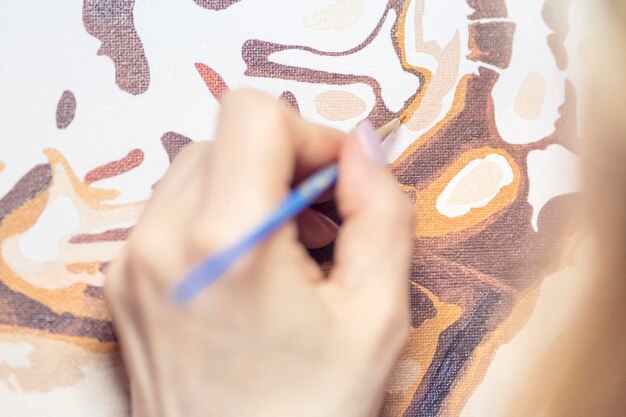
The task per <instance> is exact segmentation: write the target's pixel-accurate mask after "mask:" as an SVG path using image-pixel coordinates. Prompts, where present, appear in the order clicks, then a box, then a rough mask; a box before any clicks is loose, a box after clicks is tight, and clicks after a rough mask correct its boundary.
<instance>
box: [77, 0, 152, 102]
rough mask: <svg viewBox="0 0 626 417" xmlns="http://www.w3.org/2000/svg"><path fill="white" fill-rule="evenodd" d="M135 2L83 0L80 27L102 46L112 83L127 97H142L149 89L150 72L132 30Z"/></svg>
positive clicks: (136, 36) (136, 35)
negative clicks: (110, 67)
mask: <svg viewBox="0 0 626 417" xmlns="http://www.w3.org/2000/svg"><path fill="white" fill-rule="evenodd" d="M134 6H135V0H84V2H83V23H84V25H85V29H86V30H87V32H88V33H89V34H90V35H91V36H93V37H95V38H96V39H98V40H99V41H100V42H101V43H102V45H101V46H100V49H98V55H106V56H108V57H109V58H111V60H112V61H113V64H114V65H115V82H116V83H117V85H118V87H119V88H121V89H122V90H123V91H126V92H127V93H130V94H133V95H137V94H141V93H145V92H146V90H147V89H148V86H149V85H150V68H149V66H148V60H147V59H146V55H145V53H144V50H143V45H142V43H141V39H140V38H139V35H138V34H137V31H136V30H135V21H134V16H133V8H134Z"/></svg>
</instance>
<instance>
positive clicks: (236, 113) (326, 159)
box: [197, 90, 345, 251]
mask: <svg viewBox="0 0 626 417" xmlns="http://www.w3.org/2000/svg"><path fill="white" fill-rule="evenodd" d="M344 137H345V135H344V134H343V133H341V132H339V131H336V130H334V129H330V128H325V127H322V126H318V125H314V124H310V123H307V122H305V121H303V120H302V119H301V118H300V117H299V116H298V115H297V114H296V113H294V112H293V111H292V110H291V109H289V108H288V107H287V106H285V105H284V104H283V103H281V102H279V101H277V100H275V99H274V98H273V97H270V96H267V95H265V94H263V93H260V92H257V91H253V90H242V91H239V92H234V93H232V94H229V95H228V96H226V97H225V98H224V100H223V102H222V113H221V116H220V121H219V123H218V129H217V137H216V140H215V142H214V150H213V151H214V153H213V155H214V157H213V158H212V159H211V161H210V162H209V163H208V168H207V172H206V176H205V186H204V190H205V194H206V197H205V203H204V204H203V206H202V207H201V209H200V212H199V213H198V221H199V223H198V227H197V230H198V233H200V234H202V235H205V236H206V235H207V234H209V233H210V235H211V236H212V237H211V238H210V239H208V240H209V241H208V242H207V247H206V249H207V250H208V251H211V250H216V249H219V248H221V247H224V246H228V245H229V244H232V243H233V242H234V241H236V240H237V239H238V238H240V237H241V236H242V235H243V234H245V233H246V232H248V231H249V230H250V229H251V228H253V227H255V226H256V225H258V224H259V223H260V222H261V221H262V220H263V219H265V218H266V216H267V215H268V214H269V213H271V212H272V211H273V210H274V209H275V208H276V206H277V205H278V204H279V202H280V201H281V200H282V199H283V198H284V197H285V196H286V195H287V193H288V192H289V191H290V188H291V185H292V183H293V182H294V181H296V182H297V180H298V179H299V178H302V177H304V176H306V175H308V174H310V173H311V172H313V171H315V170H317V169H319V168H321V167H323V166H324V165H327V164H329V163H331V162H332V161H334V160H336V158H337V156H338V153H339V149H340V145H341V143H342V141H343V138H344ZM281 233H282V236H287V237H288V238H289V239H291V240H292V241H296V239H297V232H296V229H295V227H294V226H293V225H291V226H290V227H287V228H283V230H282V231H281ZM278 235H280V234H277V235H275V236H274V239H277V238H279V236H278Z"/></svg>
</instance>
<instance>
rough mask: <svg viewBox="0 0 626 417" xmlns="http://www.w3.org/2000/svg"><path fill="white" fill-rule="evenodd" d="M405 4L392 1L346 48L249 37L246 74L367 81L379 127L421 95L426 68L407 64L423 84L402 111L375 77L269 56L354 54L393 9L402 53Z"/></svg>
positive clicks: (341, 82) (400, 0) (326, 81)
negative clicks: (279, 60) (401, 18)
mask: <svg viewBox="0 0 626 417" xmlns="http://www.w3.org/2000/svg"><path fill="white" fill-rule="evenodd" d="M405 5H406V2H405V1H404V0H391V1H389V3H388V4H387V7H386V9H385V11H384V12H383V15H382V16H381V18H380V20H379V21H378V23H377V24H376V27H375V28H374V29H373V30H372V32H371V33H370V34H369V35H368V36H367V37H366V39H365V40H364V41H363V42H361V43H360V44H358V45H357V46H355V47H353V48H351V49H349V50H345V51H339V52H328V51H321V50H318V49H315V48H311V47H308V46H302V45H282V44H278V43H273V42H267V41H263V40H259V39H249V40H247V41H246V42H245V43H244V44H243V46H242V56H243V60H244V61H245V63H246V65H247V69H246V72H245V74H246V75H248V76H251V77H264V78H281V79H285V80H294V81H299V82H306V83H315V84H326V85H329V84H330V85H350V84H366V85H368V86H369V87H370V88H371V89H372V92H373V93H374V97H375V100H374V106H373V108H372V110H371V111H370V113H369V115H368V116H367V118H368V119H370V120H371V121H372V123H373V124H374V126H375V127H380V126H382V125H384V124H385V123H386V122H388V121H389V120H391V119H394V118H396V117H399V116H400V115H401V114H402V113H403V112H404V111H405V109H406V108H407V107H408V106H409V105H410V104H412V103H414V102H415V101H416V99H417V97H418V95H419V94H420V92H421V89H422V88H423V86H424V84H425V76H424V74H423V73H422V72H420V71H418V70H416V69H414V68H408V67H405V71H406V72H409V73H411V74H413V75H415V76H416V77H417V78H418V79H419V81H420V88H419V89H418V90H417V91H416V92H415V93H414V94H413V95H412V96H411V97H409V98H408V99H407V100H405V102H404V105H403V109H402V110H401V111H398V112H392V111H391V110H390V109H389V108H388V107H387V106H386V105H385V103H384V101H383V99H382V96H381V87H380V84H379V83H378V81H377V80H376V79H375V78H373V77H370V76H367V75H357V74H338V73H332V72H327V71H320V70H314V69H310V68H302V67H296V66H291V65H283V64H278V63H275V62H272V61H271V60H270V59H269V56H270V55H271V54H273V53H275V52H279V51H284V50H301V51H306V52H310V53H312V54H315V55H321V56H346V55H351V54H354V53H356V52H358V51H360V50H362V49H363V48H365V47H366V46H367V45H369V44H370V43H371V42H372V41H373V40H374V39H375V38H376V36H378V35H379V32H380V30H381V28H382V26H383V24H384V22H385V20H386V19H387V17H388V16H389V15H390V14H389V11H390V10H394V11H395V21H394V24H393V27H392V41H393V45H394V49H395V50H396V52H397V53H398V55H400V50H401V46H400V45H399V43H398V40H397V38H396V36H395V34H396V33H397V31H398V21H399V18H398V16H400V15H401V14H402V13H404V12H405V11H404V10H403V9H404V8H405Z"/></svg>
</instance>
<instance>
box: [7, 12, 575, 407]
mask: <svg viewBox="0 0 626 417" xmlns="http://www.w3.org/2000/svg"><path fill="white" fill-rule="evenodd" d="M31 3H32V2H31V1H17V0H15V1H9V2H4V3H3V4H2V5H0V28H1V29H0V56H2V58H1V59H2V61H0V91H4V93H3V94H2V96H0V114H2V115H3V125H4V129H3V130H4V132H5V133H4V136H3V140H2V141H0V161H1V162H0V195H2V197H1V199H0V397H1V398H2V404H0V410H1V411H3V412H1V413H0V414H1V415H10V416H17V417H20V416H30V415H43V414H44V413H45V414H46V415H58V416H84V415H90V416H109V417H118V416H120V417H121V416H126V415H128V410H129V408H128V388H127V382H126V381H125V380H124V376H123V372H122V371H121V370H122V368H121V366H122V365H121V362H120V359H119V354H118V348H117V344H116V338H115V334H114V330H113V326H112V323H111V321H110V316H109V314H108V312H107V308H106V304H105V302H104V298H103V291H102V285H103V281H104V278H105V273H106V268H107V265H108V263H109V262H110V260H111V259H112V258H113V257H114V256H115V254H116V253H117V252H118V251H119V250H120V248H121V246H122V245H123V242H124V240H125V239H126V237H127V236H128V233H129V232H130V230H132V227H133V225H134V223H135V222H136V221H137V218H138V216H139V214H140V212H141V209H142V207H143V204H144V202H145V199H146V198H147V197H148V196H149V194H150V190H151V187H152V186H153V185H154V184H155V183H156V182H157V181H158V179H159V177H161V176H162V175H163V173H164V172H165V170H166V168H167V166H168V164H169V162H171V161H172V159H173V158H174V157H175V156H176V154H177V153H178V152H179V151H180V150H181V149H182V148H183V147H185V146H186V145H187V144H189V143H191V142H192V141H194V140H206V139H210V135H211V130H212V127H213V123H214V120H215V115H216V114H217V111H218V110H219V102H220V99H221V97H222V95H223V94H225V93H226V92H227V91H229V90H230V89H232V88H237V87H241V86H252V87H255V88H259V89H263V90H266V91H268V92H269V93H270V94H273V95H274V96H276V97H277V98H278V99H281V100H283V101H285V102H286V103H287V104H288V105H290V106H291V107H292V108H293V109H294V110H295V111H297V112H299V113H300V114H302V116H303V117H306V118H308V119H311V120H314V121H318V122H322V123H327V124H330V125H333V126H335V127H337V128H340V129H344V130H348V129H350V127H351V126H353V125H355V124H356V123H357V122H358V121H359V120H361V119H363V118H369V119H370V120H372V122H373V123H374V124H375V125H377V126H380V125H382V124H384V123H385V122H387V121H389V120H390V119H392V118H394V117H399V116H401V117H402V119H403V121H404V122H403V125H402V127H401V128H400V129H399V131H398V132H397V133H396V134H395V135H394V136H393V137H391V138H390V139H389V140H388V141H387V142H386V143H385V144H384V147H385V150H386V151H387V154H388V159H389V164H390V168H391V170H392V171H393V173H394V174H395V175H396V177H397V178H398V181H399V183H400V184H401V186H402V188H403V190H405V192H406V193H407V194H408V195H409V196H410V198H411V199H412V201H413V203H414V207H415V214H416V218H417V223H416V226H415V231H414V233H415V241H416V245H415V248H416V249H415V253H414V257H413V267H412V270H411V276H410V282H409V283H408V284H409V285H410V295H411V315H412V317H411V323H412V330H411V335H410V340H409V343H408V344H407V346H406V347H405V349H404V351H403V352H402V355H401V358H400V360H399V363H398V365H397V367H396V369H395V371H394V375H393V377H392V379H391V381H390V383H389V387H388V392H387V399H386V401H385V404H384V408H383V415H384V416H388V417H392V416H393V417H399V416H407V417H409V416H411V417H413V416H415V417H417V416H422V417H426V416H464V417H471V416H480V415H493V416H496V415H505V414H498V413H504V409H503V408H502V407H500V406H497V405H494V404H493V401H486V400H485V399H486V398H487V397H488V396H489V395H492V394H493V392H489V390H490V389H491V388H492V387H493V386H494V384H496V385H498V383H497V381H504V380H506V381H510V380H511V377H508V379H507V377H506V376H502V375H504V374H507V369H508V367H509V366H508V365H507V362H506V357H507V355H510V356H508V357H509V358H511V359H510V360H511V361H512V360H516V359H513V358H514V357H515V356H514V355H512V354H510V351H511V346H513V347H514V346H517V345H516V344H515V343H516V340H518V339H519V337H517V338H516V335H517V334H518V333H519V334H525V333H524V332H527V331H528V330H527V328H528V327H529V326H530V324H532V323H534V322H535V321H536V320H534V319H533V317H534V315H533V314H534V312H535V313H537V311H539V308H540V307H537V306H542V305H543V301H542V300H543V298H545V297H546V295H545V291H544V290H545V288H547V287H548V286H550V288H551V289H552V291H553V292H555V291H556V292H557V293H562V292H563V291H570V289H569V288H570V287H568V285H570V284H571V281H574V280H573V279H568V277H571V276H573V275H575V273H574V272H575V271H574V270H573V268H572V267H571V265H570V264H567V263H565V264H564V262H563V260H562V259H563V257H562V256H560V255H561V254H562V253H564V249H565V248H570V252H571V251H572V250H573V249H572V247H574V249H576V248H578V247H579V246H580V245H579V244H578V243H577V238H576V234H575V233H574V228H573V225H572V219H573V218H574V213H575V211H576V208H577V195H576V194H575V193H576V191H577V190H578V184H577V181H576V177H577V175H576V164H577V157H576V149H577V141H578V139H577V134H576V126H577V107H578V106H577V94H576V93H577V92H576V88H575V80H576V70H575V68H576V62H577V59H578V58H577V50H578V45H579V43H580V39H579V36H578V33H577V30H576V27H577V26H576V25H577V22H578V21H577V19H576V17H577V9H576V4H575V2H573V1H571V0H529V1H525V2H520V1H516V0H507V1H505V0H467V1H465V0H452V1H446V2H443V1H440V0H388V1H382V0H334V1H329V0H317V1H310V2H306V4H300V3H299V2H293V1H287V0H281V1H272V2H258V1H256V2H255V1H253V0H229V1H227V0H195V1H191V0H189V1H177V2H173V1H172V2H150V1H147V0H137V1H135V0H84V1H82V2H81V1H79V0H73V1H67V2H64V4H63V6H58V5H55V6H48V5H45V4H42V3H37V6H36V7H35V6H34V5H33V4H34V3H33V4H31ZM19 21H21V22H26V21H32V22H34V26H32V27H30V26H20V25H17V24H16V23H15V22H19ZM12 22H13V23H12ZM35 23H36V25H35ZM35 26H36V28H35ZM244 151H245V150H242V152H244ZM318 209H319V210H322V211H324V212H326V213H328V214H329V215H331V216H336V213H335V212H334V208H333V206H332V204H326V205H324V206H321V207H319V208H318ZM331 254H332V246H331V247H327V248H323V249H320V250H315V251H313V252H312V255H313V256H314V257H315V258H316V259H317V260H318V261H319V262H320V263H322V264H326V265H329V264H330V263H332V256H331ZM555 276H557V277H559V279H558V280H557V281H555V278H554V277H555ZM546 277H552V278H550V279H547V278H546ZM561 290H563V291H561ZM546 291H547V290H546ZM542 294H543V298H542ZM555 302H556V301H555ZM522 329H524V332H522ZM513 350H514V349H513ZM52 358H54V359H52ZM503 358H504V359H503ZM510 367H511V368H513V366H512V365H511V366H510ZM494 381H495V382H494ZM500 385H502V384H500ZM497 388H498V389H499V390H501V391H502V393H504V392H507V393H510V392H513V391H514V388H515V387H513V386H510V387H507V386H498V387H497ZM502 393H500V394H499V395H500V396H501V397H502V398H506V397H507V395H508V394H506V395H505V394H502ZM498 407H500V408H498ZM5 410H6V412H4V411H5Z"/></svg>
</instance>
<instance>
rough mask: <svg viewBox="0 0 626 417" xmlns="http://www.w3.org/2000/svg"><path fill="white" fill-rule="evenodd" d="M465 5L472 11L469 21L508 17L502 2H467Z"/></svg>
mask: <svg viewBox="0 0 626 417" xmlns="http://www.w3.org/2000/svg"><path fill="white" fill-rule="evenodd" d="M467 4H468V5H469V6H470V7H471V8H472V9H474V12H473V13H472V14H471V15H470V16H469V18H470V20H480V19H503V18H505V17H507V16H508V11H507V8H506V3H505V1H504V0H467Z"/></svg>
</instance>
